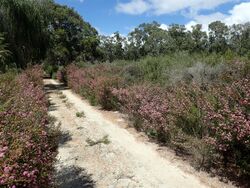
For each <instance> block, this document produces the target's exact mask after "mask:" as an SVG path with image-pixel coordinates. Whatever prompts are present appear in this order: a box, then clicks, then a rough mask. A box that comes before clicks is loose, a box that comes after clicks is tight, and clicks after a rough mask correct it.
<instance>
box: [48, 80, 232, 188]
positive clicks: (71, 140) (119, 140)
mask: <svg viewBox="0 0 250 188" xmlns="http://www.w3.org/2000/svg"><path fill="white" fill-rule="evenodd" d="M44 82H45V88H46V89H47V92H48V95H49V98H50V102H51V104H52V105H51V108H50V114H51V115H52V116H55V117H56V119H57V121H58V123H59V122H60V124H61V130H62V131H63V138H62V140H61V142H60V146H59V154H58V163H57V165H56V168H57V171H58V173H57V174H58V175H57V181H58V184H59V187H63V188H69V187H72V188H80V187H98V188H99V187H101V188H102V187H103V188H106V187H110V188H116V187H117V188H123V187H143V188H158V187H159V188H160V187H162V188H168V187H169V188H175V187H180V188H181V187H185V188H192V187H193V188H202V187H231V186H229V185H226V184H223V183H221V182H219V181H218V180H217V179H215V178H210V177H208V176H207V175H204V174H198V173H196V172H195V171H194V170H192V168H191V167H189V166H188V165H186V164H184V163H182V162H180V161H179V160H175V157H174V155H172V154H169V156H166V157H162V155H160V154H159V152H158V151H157V149H159V148H158V146H157V145H156V144H153V143H150V142H145V141H143V139H140V135H139V134H138V133H131V131H129V130H128V129H126V128H124V127H123V126H122V125H124V124H125V123H124V121H123V119H121V118H119V117H120V116H118V115H117V116H116V115H114V113H113V112H110V113H109V112H103V111H101V110H98V109H97V108H95V107H92V106H90V105H89V104H88V102H86V101H84V100H82V99H81V98H80V97H79V96H78V95H76V94H74V93H73V92H71V90H68V89H66V88H63V87H62V86H60V85H59V84H58V83H57V82H56V81H54V80H49V79H47V80H44ZM77 112H79V113H78V116H84V117H77V115H76V114H77ZM80 112H83V113H80ZM112 113H113V115H112ZM83 114H84V115H83ZM111 117H112V118H111ZM116 117H117V118H116ZM105 136H106V137H105ZM96 141H99V142H100V143H96ZM109 142H110V143H109Z"/></svg>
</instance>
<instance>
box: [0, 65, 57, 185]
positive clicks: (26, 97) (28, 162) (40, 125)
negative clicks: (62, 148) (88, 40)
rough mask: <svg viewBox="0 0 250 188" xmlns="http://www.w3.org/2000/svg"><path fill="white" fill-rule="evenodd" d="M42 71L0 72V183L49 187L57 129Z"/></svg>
mask: <svg viewBox="0 0 250 188" xmlns="http://www.w3.org/2000/svg"><path fill="white" fill-rule="evenodd" d="M42 76H43V71H42V69H41V67H34V68H30V69H28V70H26V71H24V72H23V73H21V74H16V73H7V74H3V75H0V166H1V168H0V185H1V187H50V186H51V183H52V182H51V178H52V176H53V172H54V168H53V164H54V162H55V156H56V149H57V137H58V131H57V129H56V128H53V127H54V126H53V124H51V123H52V122H51V123H50V118H49V116H48V114H47V110H48V101H47V99H46V97H45V93H44V91H43V83H42Z"/></svg>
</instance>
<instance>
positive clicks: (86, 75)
mask: <svg viewBox="0 0 250 188" xmlns="http://www.w3.org/2000/svg"><path fill="white" fill-rule="evenodd" d="M66 75H67V82H68V85H69V87H71V88H72V89H73V90H74V91H75V92H77V93H79V94H81V95H82V96H84V97H86V98H87V99H89V100H90V101H91V102H92V104H101V105H102V106H103V107H104V108H105V109H108V110H110V109H118V110H120V111H122V112H125V113H127V114H128V115H129V116H130V117H131V118H132V120H133V121H134V125H135V127H136V128H137V129H139V130H141V131H145V132H146V133H147V134H149V135H150V136H153V137H155V138H157V139H159V140H160V141H164V142H169V143H171V145H174V147H178V149H184V150H189V151H188V152H187V153H188V154H191V155H195V153H197V152H198V155H197V156H198V158H200V159H199V160H200V162H201V164H204V161H206V158H207V159H209V160H210V158H211V159H213V157H214V156H213V155H214V153H216V157H217V154H219V155H220V156H222V157H221V158H222V159H223V160H224V161H225V163H228V162H230V163H231V164H233V165H235V166H237V167H238V168H239V169H241V172H242V173H244V174H246V173H249V172H250V165H249V164H250V157H249V156H250V143H249V142H250V123H249V118H250V116H249V114H250V107H249V101H250V99H249V96H250V81H249V69H246V66H245V65H244V64H242V63H239V62H237V63H235V64H233V65H232V68H231V69H229V70H228V71H225V72H224V73H223V74H222V75H220V77H221V78H220V80H218V81H215V82H214V83H202V84H201V83H194V82H191V83H190V82H189V83H185V82H181V83H177V84H176V85H174V86H168V87H160V86H158V85H157V84H155V83H154V84H151V85H150V84H145V82H142V81H138V83H137V84H135V83H134V82H132V83H124V80H126V79H124V77H122V76H121V75H122V74H120V69H119V67H117V69H115V68H114V67H112V65H110V66H107V65H95V66H91V67H86V68H78V67H77V66H75V65H70V66H69V67H67V72H66ZM138 80H143V78H140V79H138ZM132 84H135V85H132ZM201 143H202V144H201ZM191 150H192V151H191ZM190 151H191V152H190ZM193 151H194V152H193ZM192 152H193V153H192ZM216 159H217V158H216ZM207 161H208V160H207Z"/></svg>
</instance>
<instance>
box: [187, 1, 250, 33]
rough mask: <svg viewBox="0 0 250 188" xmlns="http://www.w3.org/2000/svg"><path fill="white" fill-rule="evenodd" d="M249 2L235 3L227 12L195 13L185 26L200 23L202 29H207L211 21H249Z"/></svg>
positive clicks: (230, 22) (229, 22) (188, 26)
mask: <svg viewBox="0 0 250 188" xmlns="http://www.w3.org/2000/svg"><path fill="white" fill-rule="evenodd" d="M249 10H250V2H244V3H240V4H238V5H235V6H234V7H233V8H232V9H231V10H230V11H228V14H222V13H220V12H216V13H213V14H209V15H196V16H194V17H193V20H192V21H190V22H188V23H187V24H186V27H187V28H191V26H192V25H195V24H198V23H199V24H202V25H203V30H204V31H208V25H209V23H211V22H213V21H222V22H224V23H226V24H227V25H232V24H240V23H246V22H249V21H250V11H249Z"/></svg>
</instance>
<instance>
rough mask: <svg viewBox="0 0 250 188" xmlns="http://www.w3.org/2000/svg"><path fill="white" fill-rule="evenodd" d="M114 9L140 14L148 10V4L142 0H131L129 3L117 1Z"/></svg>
mask: <svg viewBox="0 0 250 188" xmlns="http://www.w3.org/2000/svg"><path fill="white" fill-rule="evenodd" d="M116 10H117V11H118V12H123V13H127V14H134V15H136V14H142V13H144V12H146V11H147V10H149V4H148V3H147V2H145V1H144V0H132V1H131V2H129V3H118V5H117V6H116Z"/></svg>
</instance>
